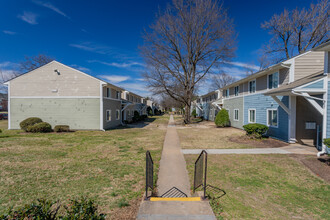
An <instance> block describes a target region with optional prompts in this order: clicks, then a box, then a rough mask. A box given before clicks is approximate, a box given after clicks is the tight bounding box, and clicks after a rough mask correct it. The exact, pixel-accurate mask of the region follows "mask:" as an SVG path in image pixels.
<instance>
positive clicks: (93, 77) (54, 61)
mask: <svg viewBox="0 0 330 220" xmlns="http://www.w3.org/2000/svg"><path fill="white" fill-rule="evenodd" d="M53 63H56V64H59V65H62V66H64V67H66V68H69V69H72V70H74V71H77V72H79V73H81V74H83V75H85V76H88V77H90V78H92V79H95V80H98V81H100V82H102V83H104V84H106V85H110V86H113V87H115V88H117V89H119V90H122V91H125V89H123V88H121V87H119V86H116V85H113V84H111V83H108V82H106V81H104V80H102V79H99V78H97V77H95V76H92V75H89V74H87V73H84V72H82V71H80V70H77V69H75V68H73V67H70V66H67V65H65V64H63V63H60V62H58V61H56V60H53V61H51V62H49V63H46V64H44V65H42V66H40V67H38V68H36V69H34V70H31V71H28V72H26V73H23V74H21V75H18V76H15V77H14V78H11V79H10V80H8V81H6V82H4V84H6V85H8V82H11V81H13V80H15V79H17V78H19V77H21V76H25V75H27V74H29V73H32V72H33V71H35V70H37V69H39V68H42V67H44V66H47V65H50V64H53Z"/></svg>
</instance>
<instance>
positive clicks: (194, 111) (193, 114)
mask: <svg viewBox="0 0 330 220" xmlns="http://www.w3.org/2000/svg"><path fill="white" fill-rule="evenodd" d="M191 116H193V117H194V118H196V117H197V112H196V109H194V110H193V111H192V112H191Z"/></svg>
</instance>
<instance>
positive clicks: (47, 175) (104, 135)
mask: <svg viewBox="0 0 330 220" xmlns="http://www.w3.org/2000/svg"><path fill="white" fill-rule="evenodd" d="M153 118H155V120H154V121H153V122H152V123H156V124H157V123H165V121H166V120H168V116H154V117H153ZM6 127H7V125H6V121H0V128H6ZM165 132H166V130H164V129H155V127H152V129H148V128H124V129H114V130H109V131H106V132H102V131H76V132H72V133H59V134H56V133H49V134H30V133H23V132H22V131H20V130H4V131H3V133H2V134H0V213H1V212H3V211H5V210H6V209H7V208H9V207H10V206H14V207H17V206H22V205H24V204H26V203H29V202H31V201H32V200H34V199H37V198H48V199H51V200H57V199H60V200H62V201H63V200H68V199H69V198H76V197H80V196H88V197H89V198H92V199H95V200H96V202H97V204H99V207H100V210H101V211H102V212H104V213H107V214H110V215H112V214H113V213H115V212H117V211H118V207H120V206H122V205H123V204H125V203H126V202H127V203H131V202H133V201H136V200H140V199H141V197H142V194H143V190H144V178H145V173H144V169H145V152H146V150H150V151H151V154H152V156H153V159H154V161H155V164H156V166H157V167H158V162H159V159H160V155H161V150H162V145H163V141H164V136H165ZM156 170H157V168H156Z"/></svg>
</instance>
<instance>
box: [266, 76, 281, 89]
mask: <svg viewBox="0 0 330 220" xmlns="http://www.w3.org/2000/svg"><path fill="white" fill-rule="evenodd" d="M275 73H277V87H273V88H269V76H271V75H274V74H275ZM275 73H271V74H268V75H267V89H276V88H278V87H279V86H280V73H279V72H275Z"/></svg>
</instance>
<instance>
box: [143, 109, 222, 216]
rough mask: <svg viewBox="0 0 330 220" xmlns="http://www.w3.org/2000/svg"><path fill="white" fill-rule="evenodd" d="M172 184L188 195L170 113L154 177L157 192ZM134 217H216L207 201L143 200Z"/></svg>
mask: <svg viewBox="0 0 330 220" xmlns="http://www.w3.org/2000/svg"><path fill="white" fill-rule="evenodd" d="M172 187H177V188H178V189H180V190H181V191H182V192H184V193H185V194H186V195H187V196H188V197H189V196H191V195H190V183H189V176H188V172H187V169H186V162H185V159H184V157H183V154H182V152H181V147H180V140H179V136H178V134H177V131H176V128H175V124H174V119H173V116H172V115H171V117H170V121H169V124H168V127H167V132H166V136H165V141H164V147H163V152H162V157H161V160H160V167H159V174H158V180H157V191H158V196H161V195H162V194H164V193H165V192H167V191H168V190H170V189H171V188H172ZM137 219H139V220H142V219H150V220H156V219H157V220H163V219H180V220H183V219H192V220H215V219H216V218H215V216H214V213H213V211H212V208H211V206H210V204H209V202H208V201H142V203H141V204H140V208H139V212H138V215H137Z"/></svg>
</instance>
